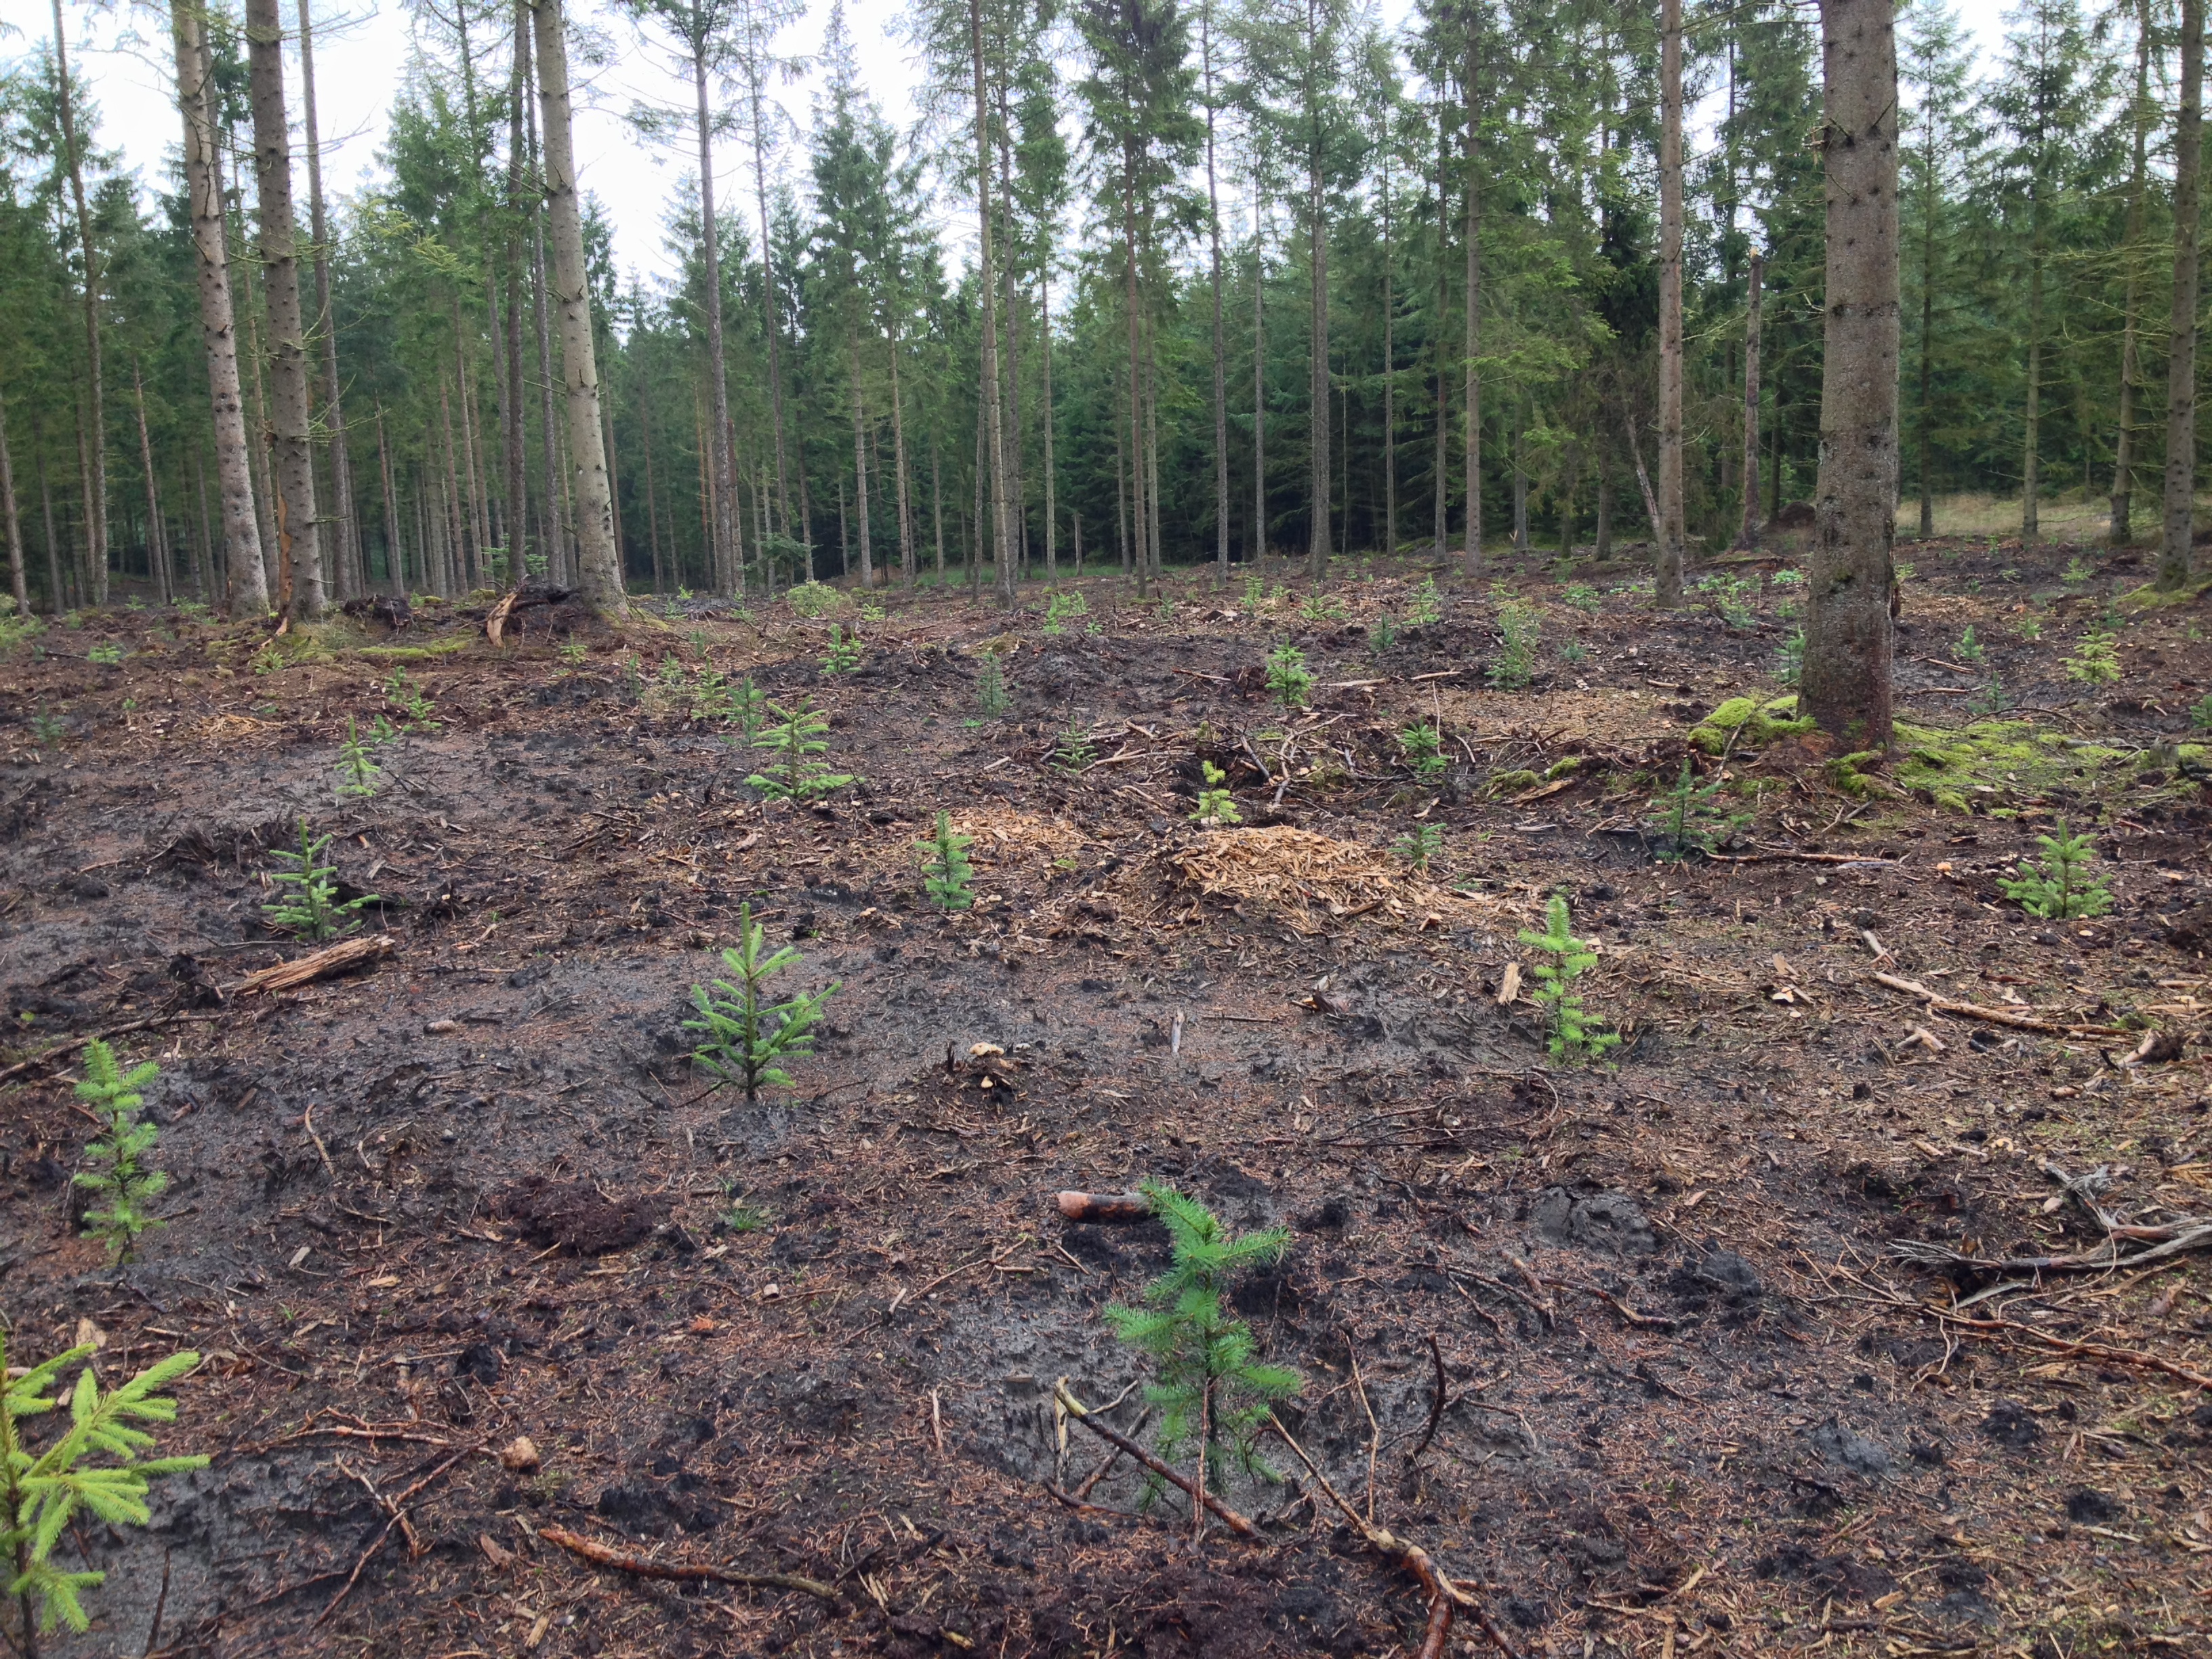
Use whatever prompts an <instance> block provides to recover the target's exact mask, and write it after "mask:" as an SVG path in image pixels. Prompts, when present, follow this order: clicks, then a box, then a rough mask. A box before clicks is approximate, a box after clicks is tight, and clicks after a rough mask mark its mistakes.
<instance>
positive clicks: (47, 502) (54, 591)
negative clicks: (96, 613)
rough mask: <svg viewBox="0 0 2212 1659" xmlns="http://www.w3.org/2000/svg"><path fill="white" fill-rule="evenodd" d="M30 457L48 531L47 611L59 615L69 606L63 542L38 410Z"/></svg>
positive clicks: (40, 505)
mask: <svg viewBox="0 0 2212 1659" xmlns="http://www.w3.org/2000/svg"><path fill="white" fill-rule="evenodd" d="M31 457H32V465H34V466H35V467H37V469H38V472H39V512H40V515H41V517H42V518H43V519H44V520H45V523H46V614H47V615H49V616H52V617H58V616H60V615H61V614H62V612H63V611H65V610H67V609H68V608H69V606H68V604H67V602H66V601H65V600H64V599H63V597H62V561H61V543H60V542H59V541H58V539H57V538H56V537H55V535H54V492H53V489H52V486H51V485H50V484H49V483H47V480H46V432H45V429H44V428H43V426H42V424H41V423H40V420H39V417H38V414H37V411H36V410H33V412H32V416H31Z"/></svg>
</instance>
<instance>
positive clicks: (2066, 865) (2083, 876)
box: [1997, 818, 2112, 921]
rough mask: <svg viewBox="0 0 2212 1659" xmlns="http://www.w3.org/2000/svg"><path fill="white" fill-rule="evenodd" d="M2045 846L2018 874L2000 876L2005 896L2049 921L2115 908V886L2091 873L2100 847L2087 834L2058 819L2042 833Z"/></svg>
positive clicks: (2040, 844) (2041, 842) (2039, 840)
mask: <svg viewBox="0 0 2212 1659" xmlns="http://www.w3.org/2000/svg"><path fill="white" fill-rule="evenodd" d="M2035 844H2036V845H2037V846H2038V847H2040V848H2042V849H2043V854H2044V856H2043V858H2042V860H2040V861H2038V860H2032V859H2023V860H2021V864H2020V875H2019V877H2018V878H2016V879H2015V878H2007V877H2004V876H2000V877H1998V878H1997V886H1998V888H1999V889H2000V890H2002V892H2003V894H2004V896H2006V897H2007V898H2008V899H2011V900H2012V901H2013V902H2015V903H2016V904H2018V905H2019V906H2020V908H2021V909H2023V910H2025V911H2027V914H2028V915H2031V916H2039V917H2041V918H2042V919H2043V920H2045V921H2070V920H2072V919H2073V918H2075V917H2076V916H2101V915H2104V914H2105V912H2106V911H2107V910H2109V909H2111V908H2112V890H2111V889H2110V888H2108V887H2106V886H2105V885H2104V884H2102V883H2101V882H2100V881H2098V880H2097V879H2096V878H2095V877H2093V876H2092V875H2091V874H2090V873H2089V866H2091V865H2093V864H2094V863H2095V862H2096V860H2097V849H2096V848H2095V847H2094V846H2093V844H2092V843H2091V842H2090V840H2089V837H2088V836H2077V835H2075V834H2073V833H2072V832H2071V831H2070V830H2069V829H2068V828H2067V825H2066V820H2065V819H2064V818H2061V819H2059V820H2058V826H2057V829H2055V830H2054V831H2053V832H2052V833H2051V834H2050V835H2047V836H2037V837H2036V838H2035Z"/></svg>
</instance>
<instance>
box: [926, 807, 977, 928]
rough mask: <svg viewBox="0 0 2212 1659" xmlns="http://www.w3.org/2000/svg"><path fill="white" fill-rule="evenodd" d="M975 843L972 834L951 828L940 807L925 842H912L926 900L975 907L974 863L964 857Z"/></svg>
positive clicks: (943, 905)
mask: <svg viewBox="0 0 2212 1659" xmlns="http://www.w3.org/2000/svg"><path fill="white" fill-rule="evenodd" d="M974 845H975V836H963V835H962V834H960V832H959V831H957V829H954V828H953V827H952V819H951V816H950V815H949V814H947V813H946V812H945V811H943V810H941V809H940V810H939V812H938V814H937V829H936V832H935V833H934V834H933V836H931V837H930V838H929V839H928V840H927V841H918V842H915V848H916V850H918V851H919V852H920V853H921V882H922V886H923V887H924V889H925V890H927V892H928V894H929V902H931V903H932V904H933V905H935V906H936V907H937V908H939V909H940V910H947V911H951V910H969V909H973V908H975V865H974V864H973V863H971V862H970V861H969V857H968V849H969V848H970V847H973V846H974Z"/></svg>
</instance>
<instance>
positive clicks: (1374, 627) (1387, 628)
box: [1367, 617, 1398, 657]
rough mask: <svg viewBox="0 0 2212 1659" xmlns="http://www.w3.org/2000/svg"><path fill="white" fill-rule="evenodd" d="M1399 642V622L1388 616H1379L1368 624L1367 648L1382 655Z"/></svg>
mask: <svg viewBox="0 0 2212 1659" xmlns="http://www.w3.org/2000/svg"><path fill="white" fill-rule="evenodd" d="M1397 643H1398V624H1397V623H1394V622H1392V621H1391V620H1390V619H1389V617H1376V619H1375V620H1374V621H1373V622H1371V623H1368V624H1367V648H1368V649H1369V650H1370V651H1371V652H1373V653H1375V654H1376V656H1378V657H1379V656H1381V655H1382V654H1383V653H1384V652H1385V651H1388V650H1389V648H1390V647H1392V646H1394V645H1395V644H1397Z"/></svg>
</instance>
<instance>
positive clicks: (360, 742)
mask: <svg viewBox="0 0 2212 1659" xmlns="http://www.w3.org/2000/svg"><path fill="white" fill-rule="evenodd" d="M369 747H370V745H369V742H368V740H367V739H365V738H362V735H361V732H360V731H359V730H358V729H357V728H356V726H355V725H354V718H353V716H352V715H350V714H348V715H347V716H346V734H345V741H344V742H343V743H342V744H339V745H338V799H340V800H373V799H375V797H376V781H377V779H378V778H379V777H380V776H381V775H383V772H384V769H383V768H382V767H380V766H379V765H378V764H377V763H375V762H374V761H373V760H371V759H370V758H369Z"/></svg>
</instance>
